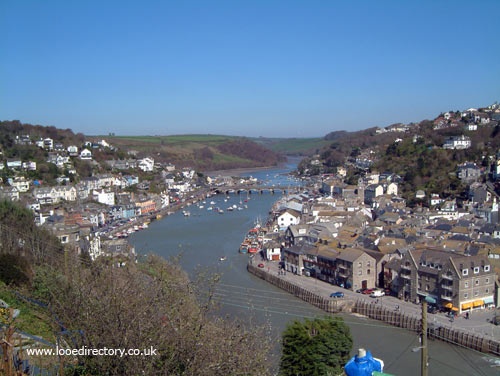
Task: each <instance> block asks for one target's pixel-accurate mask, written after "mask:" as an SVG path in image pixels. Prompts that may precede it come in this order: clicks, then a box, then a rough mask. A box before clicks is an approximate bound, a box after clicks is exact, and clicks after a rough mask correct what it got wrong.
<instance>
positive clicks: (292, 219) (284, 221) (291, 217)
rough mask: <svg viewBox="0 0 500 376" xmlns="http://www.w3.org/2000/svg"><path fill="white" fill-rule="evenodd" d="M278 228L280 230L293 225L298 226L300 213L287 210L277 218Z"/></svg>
mask: <svg viewBox="0 0 500 376" xmlns="http://www.w3.org/2000/svg"><path fill="white" fill-rule="evenodd" d="M277 222H278V226H279V227H280V228H282V229H283V228H287V227H288V226H291V225H297V224H299V223H300V213H299V212H298V211H295V210H292V209H286V210H285V211H284V212H283V213H281V214H280V215H279V216H278V218H277Z"/></svg>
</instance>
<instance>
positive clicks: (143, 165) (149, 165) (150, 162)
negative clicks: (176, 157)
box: [137, 157, 155, 172]
mask: <svg viewBox="0 0 500 376" xmlns="http://www.w3.org/2000/svg"><path fill="white" fill-rule="evenodd" d="M154 166H155V161H154V159H153V158H148V157H146V158H143V159H141V160H139V163H138V164H137V167H138V168H140V169H141V170H142V171H145V172H149V171H153V169H154Z"/></svg>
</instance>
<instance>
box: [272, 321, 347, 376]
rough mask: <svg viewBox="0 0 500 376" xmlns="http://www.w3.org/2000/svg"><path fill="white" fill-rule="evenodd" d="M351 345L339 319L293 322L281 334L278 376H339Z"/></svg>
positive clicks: (342, 322)
mask: <svg viewBox="0 0 500 376" xmlns="http://www.w3.org/2000/svg"><path fill="white" fill-rule="evenodd" d="M352 344H353V341H352V337H351V333H350V330H349V327H348V326H347V325H346V324H345V323H344V320H343V319H342V318H340V317H325V318H316V319H314V320H309V319H305V321H304V322H300V321H298V320H296V321H294V322H293V323H291V324H289V325H288V326H287V328H286V329H285V331H284V333H283V352H282V356H281V363H280V375H282V376H295V375H317V376H320V375H339V374H341V373H342V371H343V367H344V365H345V364H346V363H347V361H348V360H349V356H350V355H349V354H350V352H351V349H352Z"/></svg>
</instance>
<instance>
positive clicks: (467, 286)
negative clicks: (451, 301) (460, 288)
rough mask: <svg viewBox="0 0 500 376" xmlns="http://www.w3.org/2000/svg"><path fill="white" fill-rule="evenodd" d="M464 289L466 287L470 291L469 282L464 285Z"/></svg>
mask: <svg viewBox="0 0 500 376" xmlns="http://www.w3.org/2000/svg"><path fill="white" fill-rule="evenodd" d="M464 287H465V288H466V289H468V288H469V281H466V282H465V283H464Z"/></svg>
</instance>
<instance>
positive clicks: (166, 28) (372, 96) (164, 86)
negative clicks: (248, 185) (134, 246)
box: [0, 0, 500, 137]
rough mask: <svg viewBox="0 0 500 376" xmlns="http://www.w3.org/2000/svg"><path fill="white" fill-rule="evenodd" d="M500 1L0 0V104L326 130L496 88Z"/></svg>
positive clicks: (99, 116) (114, 126)
mask: <svg viewBox="0 0 500 376" xmlns="http://www.w3.org/2000/svg"><path fill="white" fill-rule="evenodd" d="M499 14H500V1H498V0H491V1H488V0H484V1H481V0H479V1H460V0H450V1H440V0H432V1H422V0H420V1H401V0H399V1H396V0H395V1H384V0H369V1H368V0H367V1H359V0H352V1H346V0H322V1H316V0H307V1H305V0H304V1H295V0H283V1H281V0H280V1H278V0H266V1H260V0H252V1H246V0H230V1H229V0H228V1H218V0H210V1H206V0H205V1H194V0H183V1H180V0H170V1H169V0H164V1H151V0H141V1H127V0H120V1H115V0H99V1H95V0H85V1H83V0H82V1H68V0H61V1H57V0H43V1H40V0H2V1H1V2H0V51H2V53H1V56H2V58H1V59H0V120H12V119H18V120H20V121H22V122H25V123H32V124H41V125H53V126H55V127H57V128H63V129H66V128H70V129H72V130H73V131H74V132H75V133H76V132H81V133H84V134H86V135H98V134H99V135H103V134H104V135H105V134H108V133H110V132H114V133H115V134H117V135H172V134H186V133H198V134H200V133H201V134H208V133H210V134H226V135H244V136H252V137H257V136H264V137H320V136H324V135H325V134H327V133H328V132H331V131H335V130H348V131H352V130H359V129H365V128H369V127H373V126H382V127H383V126H387V125H389V124H392V123H397V122H403V123H409V122H417V121H420V120H424V119H433V118H435V117H436V116H437V115H439V113H440V112H445V111H449V110H462V109H466V108H469V107H479V106H486V105H489V104H492V103H493V102H495V101H500V48H499V35H500V31H499V28H498V22H497V21H498V15H499Z"/></svg>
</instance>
